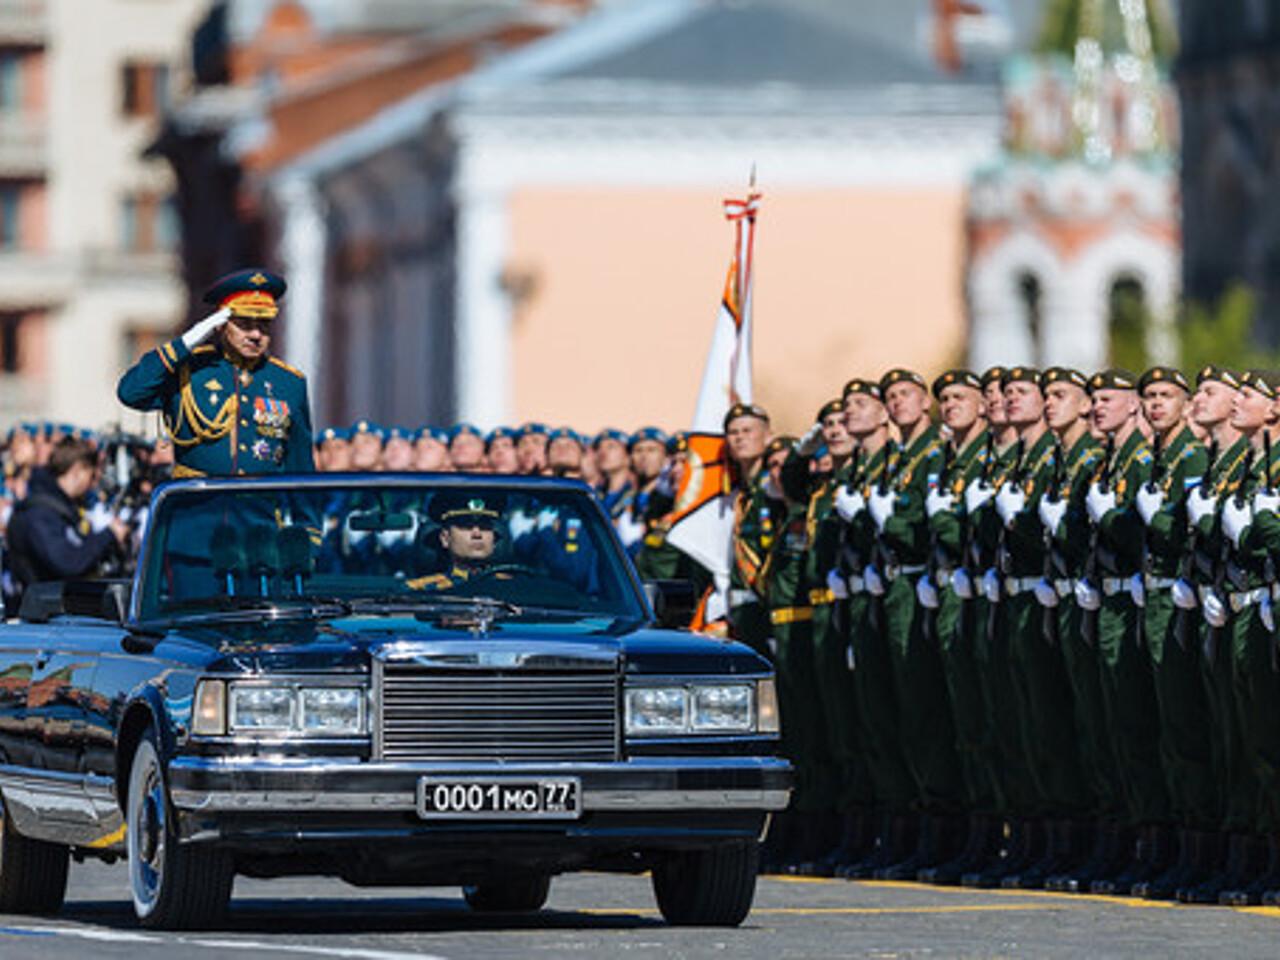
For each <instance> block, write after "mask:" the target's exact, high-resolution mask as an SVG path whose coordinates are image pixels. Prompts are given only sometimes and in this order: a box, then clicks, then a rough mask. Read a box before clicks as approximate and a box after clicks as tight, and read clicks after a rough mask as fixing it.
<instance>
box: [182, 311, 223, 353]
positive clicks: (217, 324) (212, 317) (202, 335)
mask: <svg viewBox="0 0 1280 960" xmlns="http://www.w3.org/2000/svg"><path fill="white" fill-rule="evenodd" d="M230 316H231V311H230V310H229V309H228V308H227V307H223V308H222V309H221V310H219V311H217V312H216V313H211V314H209V316H207V317H205V318H204V319H203V320H201V321H199V322H198V323H196V325H195V326H194V327H192V328H191V329H190V330H188V331H187V332H186V333H184V334H183V335H182V345H183V346H184V347H186V348H187V349H188V350H194V349H195V348H196V347H198V346H200V344H202V343H204V342H205V341H206V340H208V339H209V337H210V336H211V335H212V334H213V332H214V331H215V330H218V329H220V328H221V327H222V325H223V324H224V323H226V322H227V318H228V317H230Z"/></svg>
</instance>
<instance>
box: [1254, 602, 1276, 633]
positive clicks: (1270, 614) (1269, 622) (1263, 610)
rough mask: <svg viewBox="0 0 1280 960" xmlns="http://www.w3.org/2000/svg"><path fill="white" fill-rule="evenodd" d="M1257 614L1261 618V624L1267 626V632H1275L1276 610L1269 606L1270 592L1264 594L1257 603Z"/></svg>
mask: <svg viewBox="0 0 1280 960" xmlns="http://www.w3.org/2000/svg"><path fill="white" fill-rule="evenodd" d="M1258 616H1259V617H1260V618H1261V619H1262V625H1263V626H1264V627H1266V628H1267V633H1275V632H1276V612H1275V610H1274V609H1273V608H1272V606H1271V595H1270V594H1267V595H1266V596H1264V597H1263V598H1262V602H1261V603H1259V604H1258Z"/></svg>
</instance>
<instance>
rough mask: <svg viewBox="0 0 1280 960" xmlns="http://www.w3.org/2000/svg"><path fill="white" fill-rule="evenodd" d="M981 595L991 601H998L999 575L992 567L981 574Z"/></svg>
mask: <svg viewBox="0 0 1280 960" xmlns="http://www.w3.org/2000/svg"><path fill="white" fill-rule="evenodd" d="M982 595H983V596H984V597H986V598H987V599H988V600H990V601H991V602H992V603H999V602H1000V575H999V574H998V573H996V572H995V570H994V569H991V570H988V571H987V572H986V573H984V574H983V575H982Z"/></svg>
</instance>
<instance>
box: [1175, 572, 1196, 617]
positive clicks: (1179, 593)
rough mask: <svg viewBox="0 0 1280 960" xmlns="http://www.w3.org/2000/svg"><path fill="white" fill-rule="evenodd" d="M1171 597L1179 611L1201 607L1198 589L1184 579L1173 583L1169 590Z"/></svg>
mask: <svg viewBox="0 0 1280 960" xmlns="http://www.w3.org/2000/svg"><path fill="white" fill-rule="evenodd" d="M1169 596H1171V597H1173V605H1174V606H1175V607H1177V608H1178V609H1179V610H1194V609H1195V608H1196V607H1198V606H1199V605H1200V600H1199V598H1198V597H1197V596H1196V588H1195V587H1193V586H1192V585H1191V584H1189V583H1187V581H1185V580H1182V579H1178V580H1175V581H1173V586H1172V587H1170V588H1169Z"/></svg>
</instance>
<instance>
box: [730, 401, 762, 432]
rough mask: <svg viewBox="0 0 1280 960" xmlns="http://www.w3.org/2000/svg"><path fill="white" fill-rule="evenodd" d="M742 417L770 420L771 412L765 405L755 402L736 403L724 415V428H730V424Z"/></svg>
mask: <svg viewBox="0 0 1280 960" xmlns="http://www.w3.org/2000/svg"><path fill="white" fill-rule="evenodd" d="M742 417H752V418H754V419H756V420H763V421H764V422H765V423H768V422H769V414H768V413H766V412H765V409H764V407H761V406H759V405H757V404H754V403H735V404H734V405H733V406H732V407H730V408H729V412H728V413H726V414H725V415H724V428H725V429H726V430H727V429H729V424H731V423H733V421H735V420H738V419H741V418H742Z"/></svg>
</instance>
